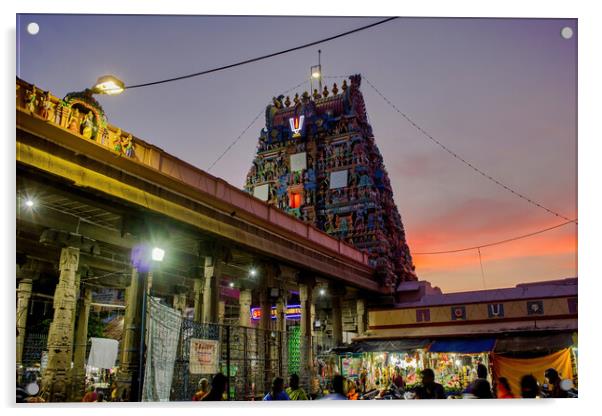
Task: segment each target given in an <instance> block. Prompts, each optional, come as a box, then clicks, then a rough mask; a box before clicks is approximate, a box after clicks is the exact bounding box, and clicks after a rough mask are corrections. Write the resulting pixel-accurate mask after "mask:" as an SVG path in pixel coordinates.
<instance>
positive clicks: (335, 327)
mask: <svg viewBox="0 0 602 416" xmlns="http://www.w3.org/2000/svg"><path fill="white" fill-rule="evenodd" d="M329 292H330V299H331V305H332V341H333V343H334V346H335V347H336V346H339V345H341V344H342V343H343V311H342V306H341V299H342V298H343V296H345V287H343V286H341V285H338V284H331V285H330V286H329Z"/></svg>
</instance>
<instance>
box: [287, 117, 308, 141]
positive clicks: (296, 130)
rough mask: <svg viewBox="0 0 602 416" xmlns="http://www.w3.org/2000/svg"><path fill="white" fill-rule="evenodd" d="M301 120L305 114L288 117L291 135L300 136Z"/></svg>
mask: <svg viewBox="0 0 602 416" xmlns="http://www.w3.org/2000/svg"><path fill="white" fill-rule="evenodd" d="M303 120H305V116H299V117H291V118H289V119H288V122H289V124H290V125H291V131H292V132H293V137H299V136H301V129H302V128H303Z"/></svg>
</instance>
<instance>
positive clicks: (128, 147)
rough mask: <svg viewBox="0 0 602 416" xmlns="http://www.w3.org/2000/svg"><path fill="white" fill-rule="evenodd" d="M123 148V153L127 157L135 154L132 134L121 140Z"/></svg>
mask: <svg viewBox="0 0 602 416" xmlns="http://www.w3.org/2000/svg"><path fill="white" fill-rule="evenodd" d="M121 148H122V149H123V153H124V154H125V155H126V156H127V157H132V156H133V155H134V142H133V140H132V135H131V134H128V135H127V136H126V137H124V138H123V140H122V142H121Z"/></svg>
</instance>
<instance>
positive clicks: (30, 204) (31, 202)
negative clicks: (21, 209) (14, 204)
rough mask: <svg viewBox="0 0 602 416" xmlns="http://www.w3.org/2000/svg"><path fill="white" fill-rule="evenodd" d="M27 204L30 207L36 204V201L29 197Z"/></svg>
mask: <svg viewBox="0 0 602 416" xmlns="http://www.w3.org/2000/svg"><path fill="white" fill-rule="evenodd" d="M25 205H27V206H28V207H29V208H31V207H33V206H34V203H33V201H32V200H31V199H28V200H27V201H25Z"/></svg>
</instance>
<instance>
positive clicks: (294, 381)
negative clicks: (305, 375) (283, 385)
mask: <svg viewBox="0 0 602 416" xmlns="http://www.w3.org/2000/svg"><path fill="white" fill-rule="evenodd" d="M288 385H289V386H290V387H291V389H293V390H297V389H298V388H299V376H298V375H297V374H291V376H290V378H289V380H288Z"/></svg>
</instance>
